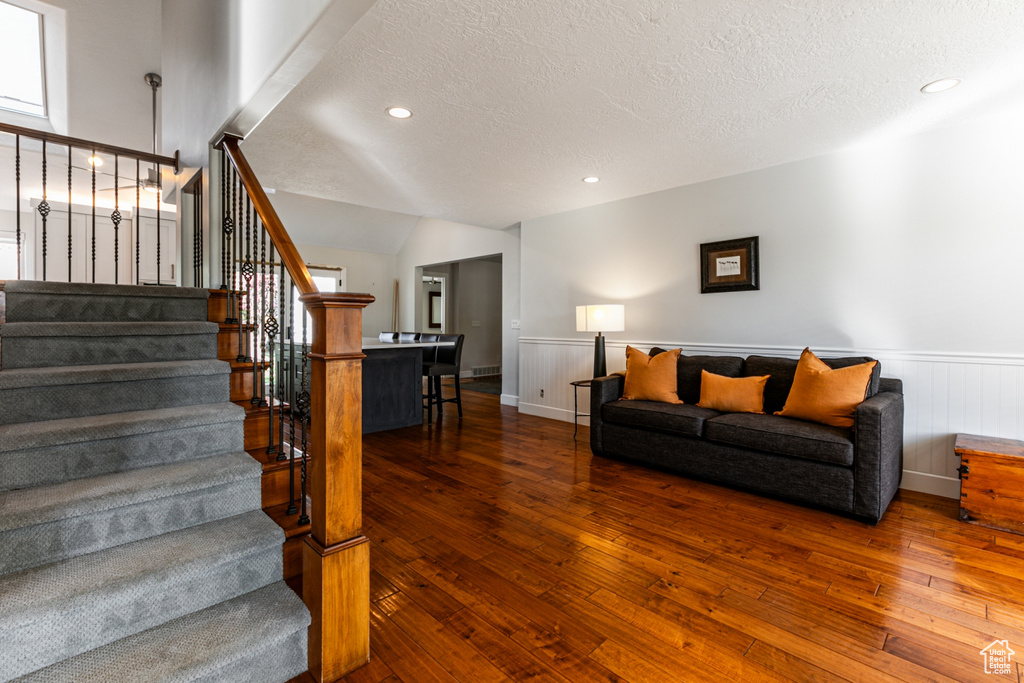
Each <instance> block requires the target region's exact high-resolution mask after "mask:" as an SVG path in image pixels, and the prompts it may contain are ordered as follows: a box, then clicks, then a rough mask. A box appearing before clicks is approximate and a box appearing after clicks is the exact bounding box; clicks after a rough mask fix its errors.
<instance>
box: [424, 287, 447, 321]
mask: <svg viewBox="0 0 1024 683" xmlns="http://www.w3.org/2000/svg"><path fill="white" fill-rule="evenodd" d="M442 306H443V304H442V303H441V292H430V317H429V322H428V323H427V325H428V327H430V328H432V329H441V316H442Z"/></svg>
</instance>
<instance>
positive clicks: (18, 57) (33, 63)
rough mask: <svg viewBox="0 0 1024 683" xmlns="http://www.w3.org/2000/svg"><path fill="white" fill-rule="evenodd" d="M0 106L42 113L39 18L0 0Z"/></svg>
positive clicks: (41, 32)
mask: <svg viewBox="0 0 1024 683" xmlns="http://www.w3.org/2000/svg"><path fill="white" fill-rule="evenodd" d="M0 64H3V65H4V68H3V69H0V107H2V108H3V109H9V110H11V111H16V112H20V113H22V114H28V115H30V116H40V117H45V116H46V97H45V96H44V93H45V92H46V88H45V86H44V83H43V18H42V17H41V16H40V15H39V14H36V13H35V12H32V11H30V10H27V9H23V8H21V7H16V6H14V5H11V4H9V3H6V2H0Z"/></svg>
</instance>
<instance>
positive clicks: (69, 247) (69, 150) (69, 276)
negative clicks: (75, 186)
mask: <svg viewBox="0 0 1024 683" xmlns="http://www.w3.org/2000/svg"><path fill="white" fill-rule="evenodd" d="M71 272H72V269H71V145H68V282H71Z"/></svg>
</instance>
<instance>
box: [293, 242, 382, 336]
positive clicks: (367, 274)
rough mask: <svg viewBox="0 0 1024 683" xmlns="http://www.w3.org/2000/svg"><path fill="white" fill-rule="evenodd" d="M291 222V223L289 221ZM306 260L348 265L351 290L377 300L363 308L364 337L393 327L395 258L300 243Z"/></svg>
mask: <svg viewBox="0 0 1024 683" xmlns="http://www.w3.org/2000/svg"><path fill="white" fill-rule="evenodd" d="M286 225H287V224H286ZM295 246H296V247H297V248H298V250H299V255H300V256H301V257H302V260H303V261H305V262H306V263H314V264H323V265H328V266H342V267H344V268H346V269H347V270H346V276H347V277H348V284H347V285H346V287H345V290H346V291H348V292H366V293H368V294H372V295H373V296H374V298H375V299H376V301H374V302H373V303H372V304H370V305H369V306H367V307H366V308H364V309H363V336H364V337H376V336H377V335H378V334H380V333H381V332H383V331H385V330H390V329H391V310H392V308H393V305H392V302H393V301H394V291H395V257H394V256H392V255H390V254H374V253H372V252H366V251H350V250H348V249H334V248H331V247H322V246H319V245H314V244H296V245H295Z"/></svg>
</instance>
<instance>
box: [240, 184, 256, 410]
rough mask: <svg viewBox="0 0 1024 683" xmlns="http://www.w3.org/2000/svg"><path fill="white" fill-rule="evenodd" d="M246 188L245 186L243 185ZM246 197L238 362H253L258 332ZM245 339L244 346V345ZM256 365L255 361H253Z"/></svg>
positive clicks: (246, 195)
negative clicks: (243, 301) (253, 351)
mask: <svg viewBox="0 0 1024 683" xmlns="http://www.w3.org/2000/svg"><path fill="white" fill-rule="evenodd" d="M243 188H244V186H243ZM244 195H245V197H244V198H243V201H244V204H245V262H244V263H243V264H242V277H243V278H244V279H245V307H246V308H245V321H244V322H245V334H244V335H242V334H241V330H242V328H241V326H239V328H238V330H239V337H238V342H239V343H238V362H239V363H253V358H252V353H251V350H252V335H254V334H256V329H257V328H256V324H257V321H256V302H255V301H253V291H252V276H253V273H254V272H255V270H254V267H253V264H252V245H251V243H250V241H249V240H250V238H251V236H252V220H251V209H252V202H251V201H250V199H249V193H248V192H244ZM243 341H244V346H243ZM253 367H255V363H253ZM252 388H253V391H255V390H256V385H255V384H253V387H252Z"/></svg>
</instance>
